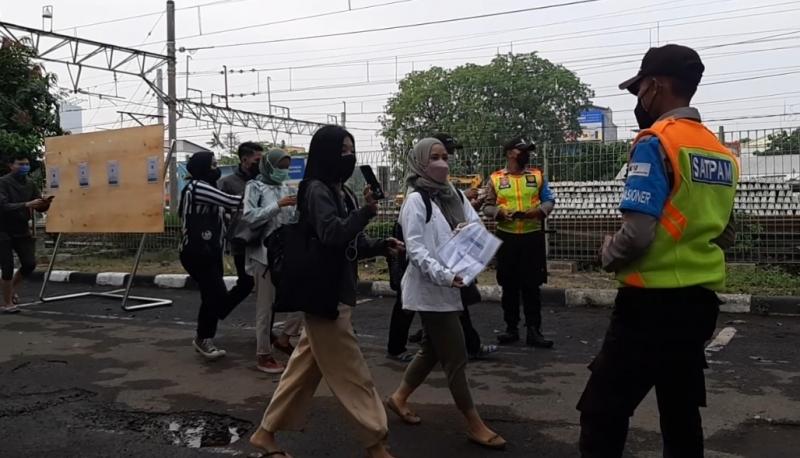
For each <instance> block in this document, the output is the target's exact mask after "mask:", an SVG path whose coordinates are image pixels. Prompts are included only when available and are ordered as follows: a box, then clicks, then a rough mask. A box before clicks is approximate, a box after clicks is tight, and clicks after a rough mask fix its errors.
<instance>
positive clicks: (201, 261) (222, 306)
mask: <svg viewBox="0 0 800 458" xmlns="http://www.w3.org/2000/svg"><path fill="white" fill-rule="evenodd" d="M180 259H181V264H182V265H183V268H184V269H186V272H187V273H188V274H189V276H191V277H192V280H194V281H195V282H196V283H197V285H198V287H199V288H200V311H199V312H198V314H197V337H198V338H199V339H210V338H213V337H214V336H216V334H217V323H218V321H219V320H222V319H225V318H226V317H227V316H228V315H229V314H230V313H231V311H233V309H234V308H236V306H237V305H239V303H240V302H242V300H243V299H244V297H242V295H241V293H237V294H234V290H231V291H230V292H228V288H227V287H226V286H225V281H224V280H223V275H224V269H223V267H222V253H220V254H219V256H202V255H197V254H195V253H192V252H191V251H189V250H184V251H181V254H180Z"/></svg>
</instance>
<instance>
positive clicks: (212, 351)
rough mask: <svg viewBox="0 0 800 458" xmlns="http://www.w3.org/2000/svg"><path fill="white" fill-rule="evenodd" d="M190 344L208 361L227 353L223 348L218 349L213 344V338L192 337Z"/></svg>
mask: <svg viewBox="0 0 800 458" xmlns="http://www.w3.org/2000/svg"><path fill="white" fill-rule="evenodd" d="M192 345H194V349H195V351H197V353H200V354H201V355H203V357H204V358H205V359H207V360H209V361H214V360H217V359H220V358H222V357H223V356H225V355H226V354H227V353H226V352H225V350H220V349H219V348H217V347H216V346H215V345H214V340H213V339H194V341H192Z"/></svg>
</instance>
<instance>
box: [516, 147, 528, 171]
mask: <svg viewBox="0 0 800 458" xmlns="http://www.w3.org/2000/svg"><path fill="white" fill-rule="evenodd" d="M530 163H531V153H530V151H524V152H521V153H519V155H518V156H517V164H519V166H520V167H521V168H523V169H524V168H525V167H527V166H528V164H530Z"/></svg>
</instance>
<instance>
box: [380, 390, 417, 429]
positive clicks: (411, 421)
mask: <svg viewBox="0 0 800 458" xmlns="http://www.w3.org/2000/svg"><path fill="white" fill-rule="evenodd" d="M386 408H387V409H389V410H391V411H392V412H394V413H395V414H397V416H398V417H400V419H401V420H403V423H405V424H407V425H412V426H416V425H418V424H420V423H422V419H421V418H419V417H418V416H417V415H416V414H415V413H414V412H412V411H410V410H409V411H407V412H406V413H403V412H401V411H400V408H399V407H397V404H395V403H394V399H392V397H391V396H389V397H388V398H386Z"/></svg>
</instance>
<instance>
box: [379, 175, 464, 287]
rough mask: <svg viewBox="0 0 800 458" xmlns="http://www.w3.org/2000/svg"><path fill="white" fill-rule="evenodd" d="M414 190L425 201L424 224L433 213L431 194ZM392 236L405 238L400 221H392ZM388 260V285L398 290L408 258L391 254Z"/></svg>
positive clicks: (459, 195)
mask: <svg viewBox="0 0 800 458" xmlns="http://www.w3.org/2000/svg"><path fill="white" fill-rule="evenodd" d="M414 192H416V193H419V195H420V197H422V201H423V202H424V203H425V224H428V223H429V222H431V216H432V215H433V203H432V202H431V196H430V194H428V192H426V191H425V190H422V189H417V190H414ZM457 192H458V197H459V199H461V203H462V204H463V203H464V193H462V192H461V191H457ZM392 232H393V233H392V237H394V238H396V239H397V240H399V241H401V242H404V241H405V239H404V238H403V227H402V226H401V225H400V221H397V222H395V223H394V228H393V231H392ZM388 262H389V287H391V288H392V291H395V292H399V291H400V281H401V280H402V279H403V274H405V272H406V269H407V268H408V258H407V257H406V256H391V257H390V258H389V259H388Z"/></svg>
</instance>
